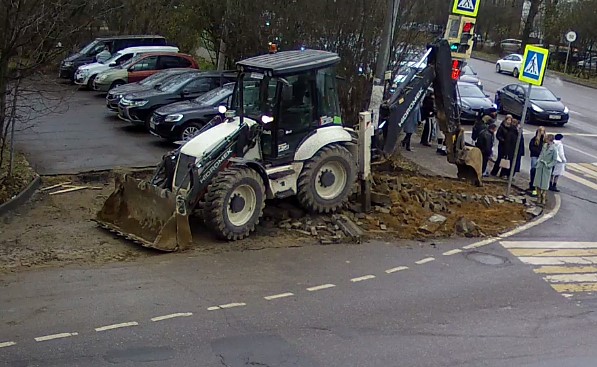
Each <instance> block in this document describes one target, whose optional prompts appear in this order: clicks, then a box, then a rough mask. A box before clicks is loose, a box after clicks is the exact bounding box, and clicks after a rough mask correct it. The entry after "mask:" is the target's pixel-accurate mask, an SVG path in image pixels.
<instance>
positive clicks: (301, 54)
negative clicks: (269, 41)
mask: <svg viewBox="0 0 597 367" xmlns="http://www.w3.org/2000/svg"><path fill="white" fill-rule="evenodd" d="M339 62H340V57H339V56H338V55H337V54H335V53H332V52H327V51H320V50H301V51H284V52H278V53H274V54H267V55H261V56H256V57H253V58H249V59H246V60H243V61H240V62H238V63H237V68H238V71H239V77H238V82H237V85H236V90H235V93H234V94H233V96H234V97H233V102H232V106H233V107H232V108H233V109H235V110H236V111H238V114H239V115H240V118H241V119H244V118H249V119H251V120H254V121H257V122H258V123H259V124H260V126H261V128H262V129H263V130H262V133H261V151H262V155H263V160H264V163H265V164H273V165H279V164H285V163H288V162H291V161H293V160H294V153H295V152H296V150H297V148H298V146H299V145H300V144H301V142H303V141H304V140H305V138H307V137H308V136H309V135H310V134H312V133H313V132H314V131H315V130H317V129H319V128H321V127H325V126H329V125H334V124H336V125H342V119H341V117H340V116H341V114H340V103H339V98H338V89H337V82H336V71H335V66H336V64H338V63H339Z"/></svg>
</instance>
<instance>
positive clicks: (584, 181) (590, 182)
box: [564, 163, 597, 190]
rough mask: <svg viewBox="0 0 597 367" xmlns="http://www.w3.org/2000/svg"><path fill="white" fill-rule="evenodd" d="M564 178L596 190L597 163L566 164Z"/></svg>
mask: <svg viewBox="0 0 597 367" xmlns="http://www.w3.org/2000/svg"><path fill="white" fill-rule="evenodd" d="M564 177H566V178H567V179H570V180H572V181H575V182H578V183H579V184H581V185H584V186H587V187H589V188H591V189H593V190H597V163H567V164H566V172H565V173H564Z"/></svg>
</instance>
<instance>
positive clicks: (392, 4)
mask: <svg viewBox="0 0 597 367" xmlns="http://www.w3.org/2000/svg"><path fill="white" fill-rule="evenodd" d="M387 6H388V9H387V12H386V18H385V20H386V21H385V26H384V29H383V32H382V35H381V46H380V49H379V55H378V57H377V65H376V67H375V76H374V77H373V88H372V90H371V102H370V103H369V110H371V111H372V112H373V116H372V117H373V126H374V127H377V126H378V123H379V107H380V106H381V102H382V101H383V89H384V79H385V73H386V68H387V67H388V63H389V62H390V49H391V46H392V39H393V38H394V29H395V28H394V27H395V25H396V19H397V18H398V9H399V8H400V0H387Z"/></svg>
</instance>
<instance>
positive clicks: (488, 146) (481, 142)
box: [475, 124, 497, 177]
mask: <svg viewBox="0 0 597 367" xmlns="http://www.w3.org/2000/svg"><path fill="white" fill-rule="evenodd" d="M496 130H497V126H496V124H490V125H489V126H488V127H487V129H485V130H483V131H481V133H480V134H479V136H478V138H477V141H476V142H475V146H476V147H477V148H479V150H481V154H482V155H483V177H487V176H489V173H488V172H487V163H488V162H489V158H490V157H491V155H492V154H493V144H494V141H495V131H496Z"/></svg>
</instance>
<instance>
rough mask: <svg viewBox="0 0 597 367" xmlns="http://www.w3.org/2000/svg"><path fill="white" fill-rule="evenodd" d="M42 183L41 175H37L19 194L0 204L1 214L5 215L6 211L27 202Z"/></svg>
mask: <svg viewBox="0 0 597 367" xmlns="http://www.w3.org/2000/svg"><path fill="white" fill-rule="evenodd" d="M40 185H41V177H40V176H36V177H35V179H33V181H31V183H30V184H29V185H28V186H27V187H26V188H25V189H24V190H23V191H21V192H20V193H18V194H17V196H15V197H14V198H12V199H10V200H8V201H7V202H6V203H4V204H2V205H0V216H3V215H5V214H6V213H8V212H10V211H12V210H15V209H16V208H18V207H19V206H21V205H23V204H25V203H26V202H27V201H28V200H29V199H30V198H31V196H33V194H34V193H35V191H36V190H37V189H38V188H39V186H40Z"/></svg>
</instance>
